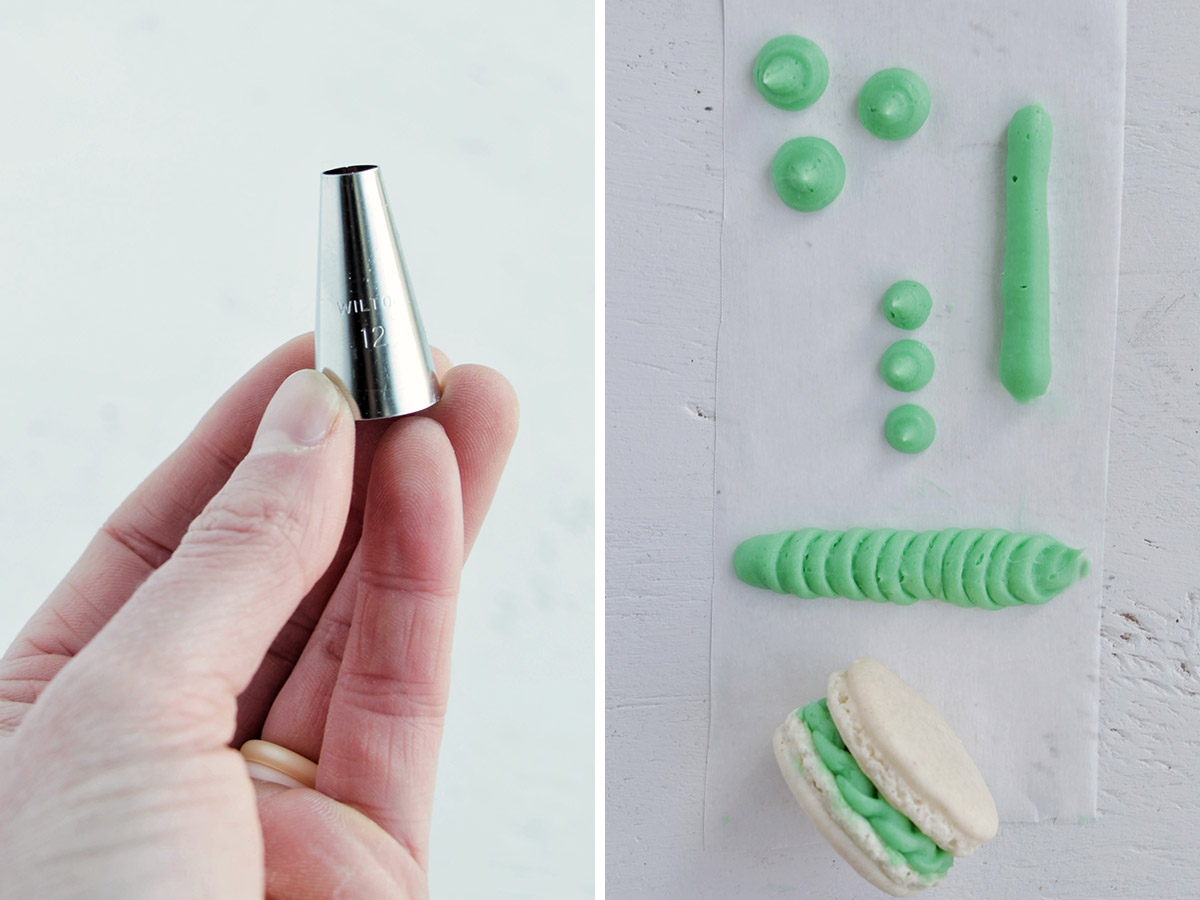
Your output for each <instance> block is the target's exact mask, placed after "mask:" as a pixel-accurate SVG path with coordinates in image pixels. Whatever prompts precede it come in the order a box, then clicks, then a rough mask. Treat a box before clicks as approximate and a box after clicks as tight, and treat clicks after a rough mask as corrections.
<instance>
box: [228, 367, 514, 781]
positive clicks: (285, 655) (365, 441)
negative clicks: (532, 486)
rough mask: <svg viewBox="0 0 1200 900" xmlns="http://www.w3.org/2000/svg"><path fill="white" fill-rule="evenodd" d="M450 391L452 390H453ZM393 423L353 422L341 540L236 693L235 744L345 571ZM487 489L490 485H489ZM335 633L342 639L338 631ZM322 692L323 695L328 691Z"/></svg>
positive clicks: (260, 714) (260, 720) (251, 727)
mask: <svg viewBox="0 0 1200 900" xmlns="http://www.w3.org/2000/svg"><path fill="white" fill-rule="evenodd" d="M432 351H433V360H434V365H435V367H436V369H437V373H438V378H439V380H441V381H442V382H443V384H446V383H447V373H448V372H449V371H450V365H451V364H450V360H449V359H448V358H447V357H446V354H444V353H443V352H442V351H441V350H439V349H438V348H437V347H433V348H432ZM497 377H499V376H497ZM501 380H503V379H501ZM506 384H507V382H506ZM451 390H452V391H453V389H451ZM453 393H454V396H457V394H459V393H461V392H459V391H453ZM447 402H448V403H449V404H451V405H454V404H455V403H457V402H458V401H456V400H455V399H454V397H449V398H444V399H443V401H442V403H441V404H439V406H441V405H445V404H446V403H447ZM393 424H394V420H392V419H381V420H375V421H365V422H359V423H357V427H356V430H355V434H356V437H355V446H354V490H353V493H352V494H351V499H350V515H349V516H348V518H347V520H346V530H345V532H343V534H342V542H341V544H340V545H339V547H338V551H337V554H336V555H335V556H334V560H333V563H332V564H331V565H330V567H329V569H328V571H327V572H326V573H325V574H324V575H323V576H322V577H321V579H320V581H318V582H317V584H316V586H315V587H314V588H313V589H312V590H311V591H310V592H309V594H308V596H307V597H305V598H304V600H303V601H302V602H301V603H300V606H299V607H298V608H297V609H296V612H295V614H294V615H293V616H292V617H291V618H290V619H289V620H288V622H287V624H286V625H285V626H284V627H283V629H282V630H281V631H280V632H279V635H278V636H277V637H276V638H275V641H274V643H272V645H271V648H270V650H268V651H267V655H266V657H265V658H264V659H263V663H262V666H260V667H259V670H258V671H257V672H256V673H255V674H254V678H253V679H251V682H250V686H249V687H248V688H246V690H245V692H244V693H243V694H242V696H241V697H240V698H238V724H237V729H236V730H235V732H234V738H233V741H232V744H233V746H235V747H240V746H241V745H242V744H243V743H245V742H246V741H248V740H250V739H251V738H254V737H258V736H259V735H260V734H262V733H263V728H264V720H265V719H266V718H267V714H268V711H269V710H270V709H271V707H272V704H273V703H274V702H275V698H276V695H278V693H279V691H280V688H281V687H282V686H283V684H284V683H285V682H286V681H287V678H288V676H289V675H290V674H291V672H292V668H293V666H295V664H296V661H297V660H298V659H299V658H300V655H301V653H302V652H303V651H304V648H305V647H306V646H307V644H308V641H309V637H310V635H312V633H313V629H314V628H315V627H316V626H317V622H318V620H319V619H320V618H321V615H322V613H323V612H324V610H325V605H326V602H327V601H328V600H329V598H330V597H331V595H333V594H334V592H335V591H336V589H337V585H338V583H339V582H340V581H341V580H342V578H343V573H344V572H345V571H346V569H347V566H348V564H350V561H351V559H352V555H353V554H354V551H355V547H357V546H358V539H359V535H360V534H361V533H362V510H363V506H364V504H365V503H366V496H367V483H368V481H369V479H370V474H371V461H372V460H373V459H374V457H375V448H376V446H377V445H378V444H379V441H380V439H381V438H382V437H383V435H384V433H385V432H386V431H387V429H388V427H389V426H391V425H393ZM492 489H493V490H495V488H494V486H493V488H492ZM352 603H353V598H351V600H350V601H349V602H348V603H347V604H345V605H346V607H347V609H348V608H349V606H350V605H352ZM349 615H350V614H349V612H348V611H347V612H346V613H344V615H343V616H342V617H343V618H345V619H346V620H347V626H348V623H349ZM341 637H342V638H343V639H344V638H345V634H344V632H343V634H342V635H341ZM339 658H340V654H339ZM334 671H335V673H336V666H335V667H334ZM332 680H333V679H332V676H331V678H330V689H332ZM325 696H326V697H328V692H327V693H326V695H325ZM319 714H320V722H321V723H322V724H324V722H325V707H324V705H322V707H321V709H320V711H319ZM293 749H295V750H296V751H297V752H299V753H306V755H309V754H308V753H307V752H306V751H305V750H304V749H302V748H301V747H299V746H297V747H294V748H293ZM310 749H313V750H314V752H313V753H312V754H311V758H313V759H316V756H317V753H319V752H320V742H319V735H318V743H317V746H316V747H315V749H314V748H310Z"/></svg>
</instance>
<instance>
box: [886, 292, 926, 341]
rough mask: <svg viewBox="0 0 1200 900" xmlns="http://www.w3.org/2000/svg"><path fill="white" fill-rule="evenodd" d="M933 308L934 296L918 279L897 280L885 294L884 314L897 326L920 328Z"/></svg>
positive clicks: (910, 328)
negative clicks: (931, 295)
mask: <svg viewBox="0 0 1200 900" xmlns="http://www.w3.org/2000/svg"><path fill="white" fill-rule="evenodd" d="M931 309H933V298H932V297H930V296H929V291H928V290H927V289H926V288H925V285H923V284H921V283H920V282H917V281H897V282H896V283H895V284H893V285H892V286H891V287H890V288H888V289H887V292H886V293H884V295H883V314H884V315H885V316H887V320H888V321H889V322H891V323H892V324H893V325H895V326H896V327H897V328H903V329H904V330H905V331H912V330H913V329H914V328H920V327H921V326H922V325H924V324H925V320H926V319H928V318H929V311H930V310H931Z"/></svg>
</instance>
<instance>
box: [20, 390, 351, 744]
mask: <svg viewBox="0 0 1200 900" xmlns="http://www.w3.org/2000/svg"><path fill="white" fill-rule="evenodd" d="M353 465H354V422H353V417H352V415H351V413H350V410H349V407H348V406H347V404H346V401H345V400H344V399H343V397H342V395H341V394H340V393H339V391H338V390H337V388H335V387H334V385H333V384H332V382H330V381H329V380H328V379H327V378H325V377H324V376H323V375H321V374H320V373H319V372H316V371H313V370H311V369H308V370H303V371H299V372H295V373H293V374H292V375H291V376H290V377H288V379H287V380H286V381H284V383H283V384H282V385H281V386H280V387H279V390H278V391H277V392H276V394H275V396H274V398H272V400H271V402H270V404H269V405H268V406H267V409H266V411H265V412H264V413H263V418H262V422H261V424H260V425H259V427H258V431H257V433H256V435H255V438H254V443H253V445H252V446H251V448H250V452H249V453H248V454H247V455H246V457H245V459H243V460H242V462H241V463H240V464H239V465H238V466H237V468H236V469H235V470H234V472H233V474H232V475H231V476H230V478H229V481H228V482H227V483H226V484H225V486H224V487H223V488H222V489H221V490H220V492H218V493H217V495H216V496H215V497H213V499H212V500H211V501H210V502H209V504H208V506H207V507H206V508H205V510H204V511H203V512H202V513H201V514H200V515H199V516H198V517H197V518H196V520H195V521H194V522H193V523H192V524H191V526H190V527H189V529H188V531H187V533H186V535H185V536H184V538H183V540H182V542H181V543H180V545H179V547H178V549H177V550H176V551H175V553H174V554H173V555H172V556H171V558H170V559H169V560H168V561H167V562H166V563H164V564H163V565H162V566H161V567H160V568H159V569H158V570H157V571H155V572H154V573H153V574H152V575H151V576H150V577H149V578H148V579H147V580H146V581H145V582H144V583H143V584H142V586H141V587H140V588H139V589H138V590H137V591H136V592H135V593H134V594H133V596H132V597H131V598H130V599H129V601H128V602H127V603H126V604H125V605H124V606H123V607H122V608H121V610H120V611H119V612H118V613H117V614H116V615H115V616H114V617H113V618H112V620H111V621H110V622H109V623H108V624H107V625H106V626H105V627H104V628H103V629H102V630H101V631H100V633H99V634H98V635H97V636H96V637H95V638H94V639H93V640H92V642H91V643H90V644H89V645H88V646H87V647H86V648H85V649H84V650H83V651H82V652H81V653H80V654H79V656H78V657H77V658H76V659H75V660H74V661H73V665H68V666H67V667H66V668H64V670H63V671H62V673H61V675H60V679H56V681H59V680H61V681H62V682H63V683H62V684H61V685H57V684H54V683H52V684H51V686H50V688H48V689H47V695H49V694H50V693H51V691H53V689H54V688H55V687H59V688H60V691H59V692H60V694H61V693H65V692H67V691H72V690H79V691H82V692H83V693H84V694H85V695H90V699H91V700H93V701H96V702H97V703H98V704H99V705H100V706H101V707H102V708H105V710H106V714H107V715H109V716H116V717H118V718H125V719H126V722H127V723H128V718H126V717H127V716H129V715H135V716H136V715H138V714H139V713H140V714H142V715H147V716H153V717H155V718H157V719H158V720H159V722H160V724H165V723H163V722H162V719H161V717H162V716H167V717H168V718H169V719H173V718H174V716H175V715H182V716H185V717H186V718H187V720H188V724H189V725H190V726H191V727H192V728H193V729H194V728H195V727H196V726H209V727H215V728H217V729H219V735H218V734H212V736H213V737H216V738H217V739H219V740H220V741H221V742H222V743H223V742H224V741H227V740H228V739H229V735H230V734H232V731H233V721H234V715H235V711H236V699H237V696H238V694H240V693H241V691H242V690H243V689H244V688H245V687H246V685H247V684H249V682H250V679H251V677H252V676H253V674H254V672H255V671H256V670H257V668H258V666H259V664H260V663H261V662H262V658H263V656H264V655H265V654H266V652H267V650H268V648H269V647H270V645H271V642H272V640H273V639H274V637H275V635H276V634H277V633H278V632H279V630H280V629H281V628H282V627H283V626H284V624H285V623H286V622H287V620H288V617H289V616H290V615H291V614H292V612H293V611H294V610H295V608H296V606H297V605H298V604H299V602H300V600H301V599H302V598H303V597H304V595H305V594H306V593H308V591H309V590H310V589H311V588H312V586H313V584H314V583H315V582H316V580H317V579H318V578H319V577H320V576H321V574H322V573H323V572H324V570H325V568H326V567H327V566H328V565H329V563H330V561H331V560H332V558H333V556H334V553H335V552H336V550H337V546H338V541H339V540H340V537H341V534H342V530H343V528H344V526H345V523H346V515H347V511H348V509H349V504H350V489H351V483H352V475H353ZM42 699H43V701H47V700H49V699H50V697H49V696H43V698H42ZM76 699H77V700H79V699H83V698H79V697H77V698H76ZM67 706H69V707H74V708H76V709H78V708H79V704H78V703H70V704H67ZM114 706H116V707H118V708H116V709H114ZM226 718H227V719H228V721H225V720H226Z"/></svg>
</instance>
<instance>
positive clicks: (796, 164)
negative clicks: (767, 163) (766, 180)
mask: <svg viewBox="0 0 1200 900" xmlns="http://www.w3.org/2000/svg"><path fill="white" fill-rule="evenodd" d="M771 181H772V183H774V185H775V192H776V193H777V194H779V199H780V200H782V201H783V202H784V203H786V204H787V205H788V206H790V207H791V208H792V209H798V210H800V211H801V212H813V211H814V210H818V209H824V208H825V207H826V206H828V205H829V204H830V203H832V202H833V201H834V200H835V199H836V198H837V195H838V194H840V193H841V192H842V185H844V184H845V183H846V164H845V162H843V161H842V154H840V153H838V151H837V147H835V146H833V144H831V143H829V141H826V140H822V139H821V138H818V137H802V138H794V139H792V140H790V141H788V142H787V143H786V144H784V145H783V146H782V147H780V148H779V151H778V152H777V153H776V154H775V159H774V160H772V162H771Z"/></svg>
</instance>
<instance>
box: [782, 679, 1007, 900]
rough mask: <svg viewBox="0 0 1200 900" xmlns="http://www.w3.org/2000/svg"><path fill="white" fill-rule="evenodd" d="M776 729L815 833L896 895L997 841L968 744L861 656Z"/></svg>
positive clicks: (988, 799) (936, 878) (787, 771)
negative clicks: (821, 695) (821, 694)
mask: <svg viewBox="0 0 1200 900" xmlns="http://www.w3.org/2000/svg"><path fill="white" fill-rule="evenodd" d="M826 693H827V696H826V697H825V698H824V699H821V700H817V701H815V702H813V703H809V704H808V705H806V706H802V707H800V708H799V709H797V710H794V711H793V712H792V713H791V714H790V715H788V717H787V719H785V720H784V722H783V724H782V725H780V726H779V728H777V729H776V730H775V740H774V745H775V759H776V761H777V762H778V763H779V771H780V772H782V773H783V778H784V780H785V781H786V782H787V785H788V787H789V788H790V789H791V792H792V796H794V797H795V798H796V801H797V802H798V803H799V804H800V806H801V808H802V809H803V810H804V812H805V813H807V815H808V817H809V818H810V819H811V820H812V822H813V824H814V825H815V826H816V828H817V830H818V831H819V832H821V834H822V835H823V836H824V837H825V838H826V840H828V841H829V843H830V844H832V845H833V848H834V849H835V850H836V851H837V852H838V854H839V855H840V856H841V857H842V858H843V859H845V860H846V862H848V863H849V864H850V865H851V867H852V868H853V869H854V870H855V871H856V872H858V874H859V875H861V876H862V877H863V878H865V879H866V880H867V881H869V882H870V883H871V884H873V885H874V886H875V887H877V888H879V889H880V890H882V891H886V892H887V893H889V894H891V895H892V896H894V897H910V896H912V895H913V894H915V893H916V892H917V891H919V890H921V889H923V888H927V887H931V886H933V885H935V884H939V883H941V881H942V880H943V879H944V878H945V877H946V872H947V871H948V870H949V868H950V866H951V865H952V864H953V862H954V859H955V858H956V857H959V856H967V855H969V854H971V853H973V852H974V851H975V850H976V849H978V847H979V846H980V845H981V844H983V843H985V842H986V841H989V840H991V839H992V838H993V837H995V834H996V829H997V827H998V825H999V820H998V818H997V816H996V804H995V802H994V801H993V800H992V795H991V793H990V792H989V791H988V788H987V785H986V784H985V783H984V781H983V776H982V775H980V774H979V770H978V769H977V768H976V767H975V763H974V762H972V761H971V757H970V755H969V754H968V753H967V750H966V748H965V747H964V746H963V744H962V741H960V740H959V739H958V737H957V736H956V735H955V734H954V732H953V731H951V729H950V726H949V725H947V724H946V721H945V719H943V718H942V716H941V715H940V714H939V713H938V711H937V710H936V709H934V708H933V706H931V705H930V704H929V702H928V701H927V700H925V698H923V697H922V696H921V695H920V694H918V693H917V692H916V691H915V690H913V688H911V687H910V686H909V685H908V684H907V683H906V682H905V681H904V680H902V679H901V678H900V677H899V676H898V675H896V674H895V673H894V672H892V671H891V670H890V669H889V668H888V667H887V666H885V665H883V663H881V662H878V661H877V660H874V659H870V658H867V657H863V658H861V659H856V660H855V661H854V662H853V663H851V664H850V665H849V666H848V667H847V668H846V670H845V671H843V672H834V673H833V674H832V675H830V676H829V683H828V685H827V687H826Z"/></svg>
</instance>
